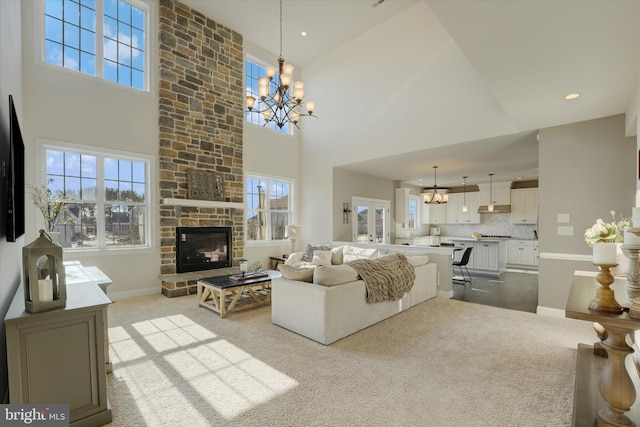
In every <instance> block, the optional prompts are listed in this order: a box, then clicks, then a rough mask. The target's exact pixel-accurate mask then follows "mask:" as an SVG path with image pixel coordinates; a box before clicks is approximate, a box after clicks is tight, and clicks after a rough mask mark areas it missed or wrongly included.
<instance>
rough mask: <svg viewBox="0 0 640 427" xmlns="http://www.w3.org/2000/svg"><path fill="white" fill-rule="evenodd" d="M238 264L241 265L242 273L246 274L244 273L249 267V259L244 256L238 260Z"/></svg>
mask: <svg viewBox="0 0 640 427" xmlns="http://www.w3.org/2000/svg"><path fill="white" fill-rule="evenodd" d="M238 264H239V265H240V273H242V275H243V276H244V274H245V273H246V272H247V270H248V269H249V260H246V259H244V258H240V259H239V260H238Z"/></svg>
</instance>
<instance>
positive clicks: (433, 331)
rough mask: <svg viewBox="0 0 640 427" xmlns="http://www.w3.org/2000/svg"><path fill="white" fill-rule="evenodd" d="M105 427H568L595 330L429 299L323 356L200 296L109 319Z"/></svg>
mask: <svg viewBox="0 0 640 427" xmlns="http://www.w3.org/2000/svg"><path fill="white" fill-rule="evenodd" d="M109 325H110V328H109V338H110V356H111V360H112V362H113V368H114V369H113V373H112V374H109V375H108V396H109V400H110V404H111V407H112V410H113V422H112V424H111V425H112V426H185V427H186V426H189V427H193V426H226V425H235V426H261V427H264V426H418V425H420V426H536V427H540V426H553V427H558V426H569V425H571V416H572V415H571V414H572V405H573V385H574V374H575V359H576V348H577V345H578V343H592V342H593V341H595V339H596V337H595V334H594V333H593V329H592V325H591V324H590V323H589V322H582V321H577V320H571V319H561V318H552V317H546V316H540V315H535V314H531V313H525V312H519V311H512V310H506V309H500V308H494V307H488V306H482V305H477V304H471V303H467V302H462V301H454V300H448V299H442V298H435V299H432V300H429V301H426V302H424V303H422V304H419V305H417V306H415V307H413V308H411V309H409V310H407V311H405V312H403V313H400V314H398V315H396V316H394V317H392V318H390V319H387V320H385V321H382V322H380V323H378V324H376V325H373V326H371V327H369V328H367V329H365V330H363V331H360V332H358V333H356V334H353V335H351V336H349V337H346V338H344V339H342V340H340V341H337V342H335V343H333V344H331V345H329V346H323V345H321V344H318V343H315V342H314V341H311V340H309V339H307V338H304V337H302V336H299V335H297V334H295V333H293V332H290V331H288V330H285V329H282V328H280V327H278V326H275V325H273V324H272V323H271V307H268V306H267V307H262V308H259V309H253V310H247V311H244V312H238V313H231V314H229V315H228V317H227V318H225V319H220V318H219V316H218V315H217V314H215V313H213V312H211V311H209V310H207V309H205V308H199V307H197V301H196V297H195V296H186V297H179V298H171V299H170V298H166V297H164V296H161V295H156V296H146V297H140V298H132V299H128V300H123V301H118V302H116V303H114V304H112V305H111V306H110V307H109Z"/></svg>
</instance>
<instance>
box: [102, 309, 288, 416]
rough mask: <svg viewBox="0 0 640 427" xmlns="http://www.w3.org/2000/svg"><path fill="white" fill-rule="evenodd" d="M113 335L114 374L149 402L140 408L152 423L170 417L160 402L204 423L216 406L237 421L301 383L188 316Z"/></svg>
mask: <svg viewBox="0 0 640 427" xmlns="http://www.w3.org/2000/svg"><path fill="white" fill-rule="evenodd" d="M109 336H110V348H111V359H112V361H113V363H114V373H115V374H116V375H118V376H119V377H120V378H121V379H122V380H124V381H126V383H127V387H128V392H129V393H130V394H131V398H132V399H133V401H135V402H138V401H141V402H145V403H144V404H141V405H139V406H138V408H137V410H138V413H139V415H140V417H141V418H142V419H144V420H145V423H146V424H147V425H157V424H156V423H157V422H168V421H169V420H167V419H164V420H158V419H157V415H156V414H157V413H158V412H162V409H163V408H162V407H161V404H160V403H159V402H167V401H170V402H172V405H177V406H176V407H179V408H180V412H181V414H180V417H183V416H184V417H186V418H189V419H201V420H202V421H203V425H204V424H206V421H207V418H206V413H207V412H209V411H210V410H211V409H213V410H215V411H216V412H217V413H218V414H219V415H220V416H221V417H222V418H225V419H227V420H233V419H234V418H235V417H237V416H239V415H242V414H243V413H245V412H246V411H249V410H251V409H253V408H255V407H256V406H257V405H261V404H264V403H266V402H268V401H270V400H271V399H274V398H276V397H278V396H279V395H281V394H283V393H286V392H287V391H289V390H292V389H294V388H295V387H297V386H298V385H299V384H298V382H297V381H295V380H294V379H292V378H291V377H289V376H287V375H285V374H283V373H282V372H280V371H278V370H277V369H274V368H273V367H271V366H269V365H267V364H266V363H264V362H262V361H261V360H258V359H257V358H255V357H253V356H252V355H251V354H250V353H248V352H246V351H244V350H242V349H241V348H239V347H237V346H235V345H233V344H232V343H230V342H229V341H227V340H224V339H220V338H219V337H218V336H217V335H216V334H214V333H213V332H211V331H209V330H208V329H206V328H204V327H202V326H200V325H198V324H197V323H195V322H193V321H192V320H191V319H189V318H188V317H186V316H184V315H174V316H166V317H161V318H155V319H150V320H145V321H142V322H136V323H133V324H131V325H127V326H124V327H123V326H119V327H113V328H109ZM178 377H181V378H183V379H184V381H179V382H176V381H175V379H176V378H178ZM196 396H197V397H196ZM203 404H204V405H203ZM158 405H160V406H158ZM203 406H204V407H205V408H206V410H203ZM176 415H178V414H176Z"/></svg>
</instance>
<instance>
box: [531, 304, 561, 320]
mask: <svg viewBox="0 0 640 427" xmlns="http://www.w3.org/2000/svg"><path fill="white" fill-rule="evenodd" d="M536 314H541V315H543V316H549V317H560V318H563V319H564V317H565V313H564V310H561V309H559V308H551V307H543V306H541V305H539V306H538V307H537V308H536Z"/></svg>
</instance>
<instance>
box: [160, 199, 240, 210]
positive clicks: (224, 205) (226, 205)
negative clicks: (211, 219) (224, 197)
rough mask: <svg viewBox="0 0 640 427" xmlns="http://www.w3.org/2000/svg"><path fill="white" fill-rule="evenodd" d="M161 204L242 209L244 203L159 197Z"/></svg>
mask: <svg viewBox="0 0 640 427" xmlns="http://www.w3.org/2000/svg"><path fill="white" fill-rule="evenodd" d="M160 204H161V205H176V206H191V207H196V208H224V209H244V203H240V202H221V201H216V200H195V199H171V198H170V199H160Z"/></svg>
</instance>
